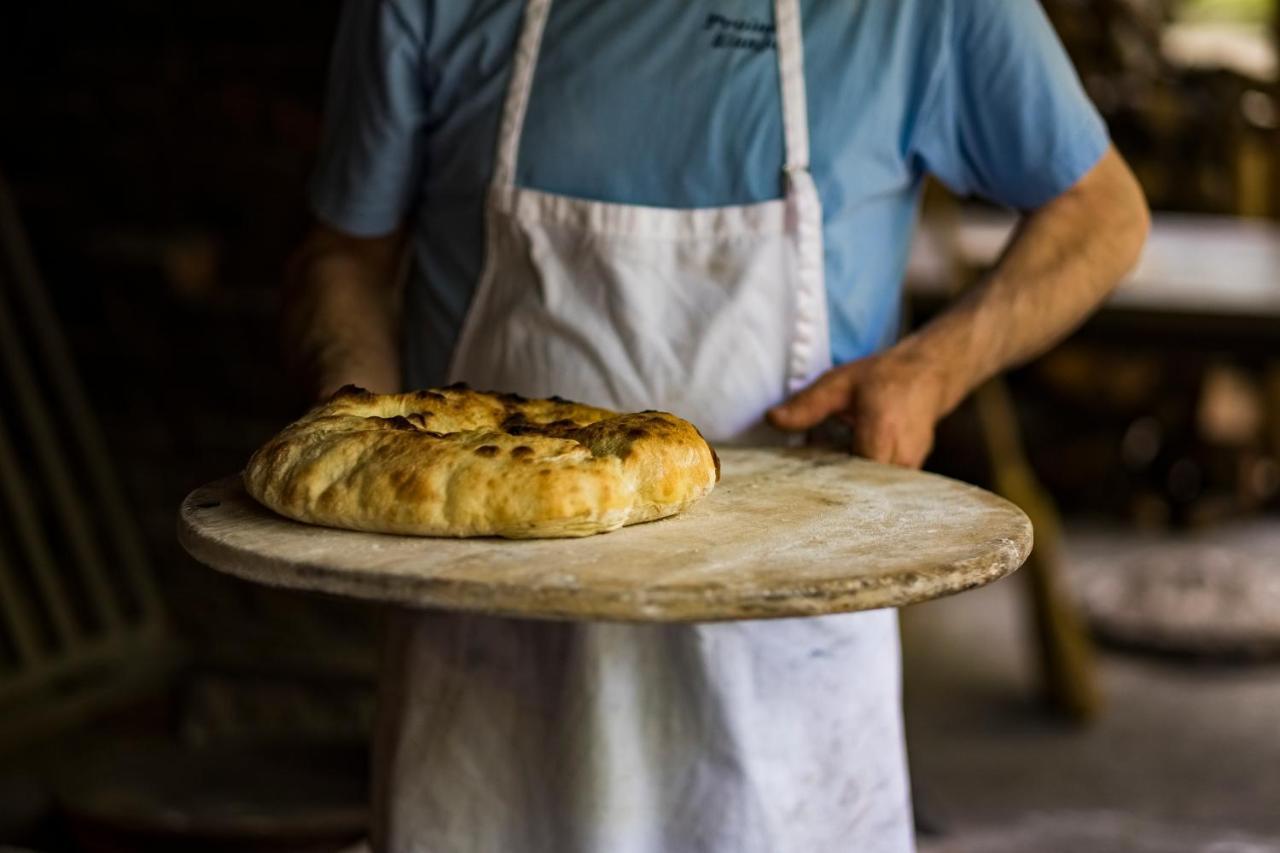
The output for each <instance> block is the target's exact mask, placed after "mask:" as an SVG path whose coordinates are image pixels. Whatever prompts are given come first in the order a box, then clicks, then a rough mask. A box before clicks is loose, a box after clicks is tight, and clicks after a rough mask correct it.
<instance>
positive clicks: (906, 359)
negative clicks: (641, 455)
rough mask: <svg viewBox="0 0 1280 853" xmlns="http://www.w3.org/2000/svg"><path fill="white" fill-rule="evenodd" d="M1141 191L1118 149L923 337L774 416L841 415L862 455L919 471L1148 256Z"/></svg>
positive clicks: (822, 385)
mask: <svg viewBox="0 0 1280 853" xmlns="http://www.w3.org/2000/svg"><path fill="white" fill-rule="evenodd" d="M1148 226H1149V216H1148V213H1147V206H1146V201H1145V200H1144V199H1143V197H1142V190H1141V188H1139V186H1138V183H1137V181H1135V180H1134V178H1133V175H1132V174H1131V173H1130V172H1129V168H1128V167H1127V166H1126V165H1125V163H1124V161H1123V160H1122V159H1121V158H1120V155H1119V154H1117V153H1116V151H1115V149H1111V150H1108V151H1107V152H1106V153H1105V154H1104V155H1103V156H1102V159H1100V160H1099V161H1098V163H1097V164H1096V165H1095V166H1094V167H1093V168H1092V169H1091V170H1089V172H1088V173H1087V174H1086V175H1085V176H1084V177H1082V178H1081V179H1080V180H1079V181H1078V182H1077V183H1076V185H1075V186H1073V187H1071V189H1069V190H1067V191H1066V192H1064V193H1062V195H1060V196H1058V197H1057V198H1055V199H1053V200H1052V201H1050V202H1049V203H1047V204H1046V205H1044V206H1043V207H1041V208H1039V209H1037V210H1035V211H1033V212H1031V213H1030V214H1028V215H1027V216H1026V217H1025V218H1024V219H1023V220H1022V223H1021V224H1020V226H1019V227H1018V230H1017V231H1016V232H1015V233H1014V236H1013V238H1012V239H1011V240H1010V242H1009V245H1008V246H1007V247H1006V248H1005V251H1004V253H1003V254H1002V255H1001V257H1000V260H999V261H998V262H997V263H996V265H995V267H994V268H993V269H992V270H991V272H990V273H989V274H987V275H986V276H985V277H984V278H983V279H982V280H981V281H980V282H979V283H978V284H977V285H976V286H975V287H973V288H972V289H970V290H969V291H967V292H966V293H965V294H963V295H962V296H961V297H960V298H959V299H957V300H956V302H955V303H954V304H953V305H952V306H950V307H949V308H948V309H947V310H946V311H944V312H943V313H941V314H939V315H938V316H937V317H935V318H934V319H933V320H932V321H930V322H929V324H928V325H926V326H925V327H924V328H922V329H920V330H919V331H916V332H914V333H913V334H911V335H910V336H909V337H907V338H905V339H904V340H903V341H902V342H901V343H899V344H898V345H896V346H894V347H892V348H890V349H888V350H886V351H885V352H883V353H880V354H879V355H875V356H872V357H870V358H865V359H862V360H860V361H855V362H852V363H850V364H846V365H843V366H841V367H836V368H834V369H832V370H829V371H828V372H827V373H825V374H824V375H823V376H822V377H820V378H819V379H818V381H817V382H815V383H814V384H813V385H812V386H810V387H809V388H807V389H805V390H804V391H801V392H800V393H799V394H797V395H796V396H794V397H792V398H791V399H790V400H788V401H787V402H786V403H784V404H782V405H781V406H778V407H776V408H774V409H773V410H772V411H770V412H769V419H770V421H772V422H773V424H774V426H777V427H779V428H780V429H786V430H797V431H798V430H806V429H809V428H811V427H814V426H816V425H817V424H819V423H821V422H822V421H823V420H824V419H826V418H827V417H828V416H830V415H837V416H839V417H840V418H841V419H843V420H845V421H846V422H847V423H848V424H849V425H850V426H851V427H852V428H853V435H854V441H853V451H854V452H855V453H858V454H861V455H863V456H866V457H868V458H870V459H874V460H876V461H878V462H893V463H895V464H898V465H906V466H910V467H918V466H919V465H921V464H923V462H924V459H925V457H926V456H927V455H928V453H929V449H930V447H931V446H932V444H933V429H934V425H935V424H936V423H937V422H938V420H939V419H941V418H942V417H943V416H944V415H946V414H947V413H948V412H950V411H951V410H952V409H954V408H955V407H956V406H957V405H959V403H960V401H961V400H963V399H964V398H965V397H966V396H968V394H969V392H971V391H972V390H973V389H974V388H976V387H978V386H979V385H980V384H982V383H983V382H985V381H986V380H987V379H990V378H991V377H992V376H994V375H995V374H996V373H998V372H1000V371H1001V370H1004V369H1005V368H1007V367H1010V366H1012V365H1015V364H1018V363H1020V362H1023V361H1026V360H1027V359H1029V358H1031V357H1033V356H1035V355H1038V354H1039V353H1041V352H1043V351H1044V350H1046V349H1048V348H1049V347H1050V346H1052V345H1053V344H1055V343H1057V342H1058V341H1059V340H1061V339H1062V338H1063V337H1064V336H1065V335H1066V334H1067V333H1068V332H1070V331H1071V330H1072V329H1073V328H1075V327H1076V326H1077V325H1079V323H1080V322H1081V321H1083V320H1084V318H1085V317H1087V316H1088V315H1089V314H1090V313H1091V312H1092V311H1093V310H1094V309H1095V308H1097V306H1098V305H1099V304H1100V303H1101V302H1102V300H1103V299H1105V298H1106V296H1107V295H1108V294H1109V293H1110V292H1111V291H1112V289H1114V287H1115V286H1116V284H1117V283H1118V282H1119V281H1120V278H1121V276H1123V275H1124V274H1125V273H1126V272H1128V270H1129V269H1130V268H1131V267H1132V266H1133V264H1134V262H1135V261H1136V260H1137V258H1138V253H1139V251H1140V250H1141V248H1142V244H1143V242H1145V240H1146V236H1147V229H1148Z"/></svg>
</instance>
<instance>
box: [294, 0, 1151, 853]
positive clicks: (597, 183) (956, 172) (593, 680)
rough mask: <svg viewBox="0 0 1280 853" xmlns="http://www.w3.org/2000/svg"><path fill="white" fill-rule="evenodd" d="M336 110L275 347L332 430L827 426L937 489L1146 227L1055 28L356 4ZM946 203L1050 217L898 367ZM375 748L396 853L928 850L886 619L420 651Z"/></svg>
mask: <svg viewBox="0 0 1280 853" xmlns="http://www.w3.org/2000/svg"><path fill="white" fill-rule="evenodd" d="M329 98H330V100H329V112H328V122H327V128H326V135H325V143H324V147H323V150H322V154H321V158H320V164H319V168H318V171H317V174H316V177H315V182H314V185H313V195H312V201H313V206H314V210H315V213H316V215H317V217H318V219H319V223H318V224H317V226H316V228H315V230H314V231H313V233H312V234H311V236H310V237H309V238H308V240H307V242H306V243H305V245H304V246H303V247H302V249H301V250H300V252H299V254H298V256H297V259H296V263H295V266H294V268H293V274H292V286H291V288H290V298H289V300H288V306H287V311H286V322H285V334H286V338H287V341H286V342H287V345H288V350H289V351H290V352H291V353H292V355H293V357H294V359H295V361H296V363H297V366H298V367H299V368H300V369H301V370H302V371H303V373H304V375H306V376H307V377H308V381H309V382H311V383H312V387H313V389H314V390H315V392H316V393H317V394H319V395H323V394H326V393H328V392H330V391H332V390H334V389H336V388H337V387H339V386H341V385H344V384H347V383H353V384H357V385H361V386H364V387H366V388H369V389H372V390H375V391H394V390H398V389H401V388H406V387H408V388H417V387H426V386H430V385H435V384H440V383H443V382H447V381H453V380H466V381H469V382H470V383H471V384H473V385H477V386H480V387H490V388H495V389H501V390H510V391H517V392H520V393H524V394H528V395H548V394H560V395H562V396H566V397H570V398H576V399H580V400H582V401H584V402H588V403H595V404H601V405H606V406H614V407H619V408H624V409H645V408H662V409H668V410H671V411H674V412H676V413H678V414H681V415H684V416H686V417H689V418H690V419H691V420H693V421H694V423H696V424H698V426H699V427H701V428H702V429H703V431H704V432H705V433H706V434H707V435H708V437H710V438H712V439H713V440H717V441H722V442H729V441H740V442H753V443H759V442H770V441H779V440H783V438H784V437H783V433H782V432H781V431H784V430H785V431H790V432H799V431H803V430H806V429H808V428H810V427H813V426H816V425H817V424H819V423H820V422H821V421H823V420H824V419H826V418H828V417H831V416H836V417H839V418H842V419H844V420H845V421H847V422H848V423H849V424H850V426H851V427H852V433H853V448H852V449H853V451H854V452H856V453H859V454H862V455H864V456H867V457H869V458H872V459H875V460H878V461H881V462H890V463H894V464H899V465H906V466H919V465H920V464H921V463H922V462H923V460H924V458H925V456H926V455H927V454H928V452H929V449H930V445H931V443H932V436H933V430H934V425H935V424H936V422H937V421H938V419H939V418H941V417H942V416H943V415H945V414H946V413H947V412H949V411H950V410H951V409H953V408H954V407H955V406H956V405H957V404H958V403H959V402H960V400H961V399H962V398H963V397H964V396H965V395H966V394H967V393H968V392H969V391H971V390H972V389H973V388H974V387H975V386H977V385H978V384H979V383H981V382H982V381H983V380H985V379H986V378H988V377H990V376H991V375H993V374H994V373H996V372H998V371H999V370H1001V369H1003V368H1005V367H1007V366H1009V365H1011V364H1014V363H1016V362H1018V361H1021V360H1024V359H1026V358H1028V357H1030V356H1032V355H1034V354H1036V353H1037V352H1039V351H1041V350H1043V349H1044V348H1046V347H1047V346H1049V345H1050V344H1052V343H1053V342H1054V341H1056V340H1057V339H1059V338H1060V337H1061V336H1062V335H1064V334H1065V333H1066V332H1067V331H1069V330H1070V329H1071V328H1072V327H1074V326H1075V325H1076V324H1077V323H1079V322H1080V321H1081V319H1082V318H1083V317H1084V316H1086V314H1087V313H1088V312H1089V311H1090V310H1092V309H1093V308H1094V307H1095V306H1096V305H1097V304H1098V303H1099V302H1100V301H1101V300H1102V299H1103V298H1104V296H1105V295H1106V294H1107V292H1108V291H1109V290H1110V289H1111V287H1112V286H1113V285H1114V283H1115V282H1116V281H1117V280H1118V279H1119V277H1120V276H1121V275H1122V274H1123V273H1124V272H1125V271H1126V270H1127V269H1128V268H1129V267H1130V265H1131V264H1132V263H1133V261H1134V260H1135V258H1136V256H1137V252H1138V250H1139V248H1140V246H1141V244H1142V241H1143V239H1144V237H1145V232H1146V228H1147V215H1146V210H1145V204H1144V202H1143V199H1142V195H1141V192H1140V190H1139V189H1138V187H1137V185H1136V183H1135V182H1134V180H1133V178H1132V176H1131V175H1130V173H1129V171H1128V169H1127V168H1126V167H1125V165H1124V164H1123V162H1122V161H1121V159H1120V158H1119V156H1118V155H1117V154H1116V153H1115V151H1114V150H1113V149H1112V148H1111V147H1110V145H1109V143H1108V141H1107V136H1106V132H1105V129H1104V127H1103V125H1102V123H1101V121H1100V120H1099V118H1098V116H1097V114H1096V113H1095V112H1094V111H1093V109H1092V108H1091V106H1090V105H1089V103H1088V101H1087V99H1086V98H1085V96H1084V95H1083V93H1082V91H1081V89H1080V86H1079V83H1078V81H1077V79H1076V78H1075V76H1074V73H1073V72H1072V70H1071V68H1070V65H1069V63H1068V61H1067V59H1066V57H1065V56H1064V54H1063V51H1062V49H1061V46H1060V45H1059V44H1058V42H1057V41H1056V39H1055V37H1054V36H1053V33H1052V31H1051V29H1050V28H1049V26H1048V24H1047V22H1046V20H1045V18H1044V16H1043V14H1042V13H1041V11H1040V9H1039V7H1038V6H1037V5H1036V4H1035V3H1034V2H1033V0H898V2H887V1H886V2H881V0H845V1H844V2H835V0H775V2H769V0H712V2H690V0H644V2H639V0H617V2H611V3H592V2H585V0H558V1H557V2H555V3H554V4H551V3H550V2H548V0H529V2H527V3H526V2H519V0H468V2H461V0H458V2H447V0H434V2H433V1H432V0H383V2H377V0H353V2H351V3H350V4H349V6H348V8H347V10H346V13H345V15H344V17H343V21H342V24H341V28H340V33H339V37H338V41H337V46H336V51H335V58H334V63H333V69H332V76H331V83H330V96H329ZM930 173H931V174H933V175H936V176H937V177H938V178H939V179H941V180H942V181H944V182H945V183H947V184H948V185H950V186H951V187H952V188H953V189H955V190H957V191H959V192H962V193H970V192H971V193H976V194H979V195H983V196H986V197H988V198H991V199H993V200H995V201H997V202H1000V203H1003V204H1005V205H1008V206H1010V207H1014V208H1017V209H1019V210H1022V211H1024V212H1025V214H1026V215H1025V217H1024V219H1023V221H1022V225H1021V227H1020V228H1019V229H1018V231H1017V233H1016V235H1015V236H1014V238H1013V240H1012V241H1011V243H1010V245H1009V247H1008V248H1007V250H1006V251H1005V253H1004V255H1003V256H1002V258H1001V260H1000V262H999V264H998V265H997V266H996V268H995V269H994V270H993V271H992V272H991V274H990V275H988V276H987V277H986V279H985V280H983V281H982V282H981V283H980V284H979V285H978V286H977V287H975V288H974V289H973V290H972V291H970V292H969V293H968V294H966V295H965V296H964V297H963V298H962V299H961V300H959V301H958V302H957V303H956V304H955V305H954V306H953V307H951V308H950V309H949V310H948V311H947V312H945V313H944V314H942V315H941V316H939V317H937V318H936V319H935V320H934V321H933V322H931V323H930V324H929V325H928V326H926V327H925V328H923V329H921V330H919V331H917V332H915V333H913V334H911V335H910V336H908V337H906V338H905V339H903V340H901V341H898V342H897V343H894V342H893V339H894V337H895V334H896V331H897V326H898V304H899V301H900V279H901V276H902V271H903V266H904V263H905V257H906V253H907V246H908V242H909V236H910V230H911V227H912V223H913V221H914V215H915V207H916V203H917V200H918V194H919V188H920V184H921V181H922V179H923V177H924V176H925V175H926V174H930ZM404 258H407V261H408V265H407V275H405V276H403V279H404V281H403V285H402V286H397V282H398V281H400V280H401V278H402V276H400V275H399V272H400V264H401V261H402V259H404ZM380 714H381V718H380V722H379V731H378V741H377V744H376V750H375V751H376V770H375V777H376V779H375V811H376V821H375V823H376V826H375V833H374V835H375V837H374V842H375V846H377V847H378V848H379V849H386V850H393V851H408V850H448V851H453V850H477V851H480V850H486V851H487V850H536V851H562V850H563V851H594V850H601V851H605V850H607V851H655V853H656V851H703V850H706V851H735V853H736V851H791V850H796V851H801V850H804V851H809V850H824V851H825V850H854V851H886V853H888V852H889V851H892V853H900V851H906V850H910V849H911V848H912V840H911V832H910V803H909V798H908V794H907V790H908V788H907V782H906V769H905V761H904V757H903V749H902V735H901V712H900V702H899V694H898V648H897V633H896V619H895V614H894V613H893V612H892V611H877V612H873V613H863V614H850V615H840V616H831V617H821V618H815V619H786V620H776V621H771V622H745V623H728V624H719V625H688V626H634V625H613V624H592V625H584V624H556V623H531V622H522V621H518V620H501V619H486V618H480V617H464V616H449V615H434V616H432V615H413V614H405V615H402V616H401V617H400V618H399V620H398V627H397V630H396V631H395V640H394V642H393V643H392V645H391V648H390V652H389V657H388V663H387V667H386V670H385V672H384V692H383V695H382V704H381V711H380Z"/></svg>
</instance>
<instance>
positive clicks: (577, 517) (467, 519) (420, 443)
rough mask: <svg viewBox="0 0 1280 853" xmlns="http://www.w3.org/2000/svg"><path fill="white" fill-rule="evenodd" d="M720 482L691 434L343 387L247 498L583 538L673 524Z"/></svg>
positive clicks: (460, 531)
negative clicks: (668, 520) (671, 518)
mask: <svg viewBox="0 0 1280 853" xmlns="http://www.w3.org/2000/svg"><path fill="white" fill-rule="evenodd" d="M719 479H720V461H719V459H718V458H717V457H716V455H715V452H714V451H713V450H712V449H711V447H710V445H708V444H707V442H706V441H705V440H704V439H703V438H702V435H701V434H700V433H699V432H698V431H697V429H696V428H694V426H693V425H692V424H690V423H688V422H687V421H684V420H681V419H680V418H677V417H676V416H674V415H670V414H667V413H665V412H654V411H648V412H639V413H636V414H618V413H616V412H611V411H608V410H607V409H597V408H593V407H591V406H584V405H580V404H578V403H571V402H569V401H568V400H562V399H560V398H558V397H552V398H551V399H548V400H527V399H525V398H523V397H520V396H518V395H515V394H496V393H489V392H482V391H472V390H470V389H469V388H467V387H466V386H465V385H461V384H459V385H453V386H450V387H448V388H439V389H433V390H429V391H417V392H411V393H407V394H372V393H370V392H368V391H365V390H363V389H361V388H356V387H354V386H347V387H345V388H343V389H341V390H339V391H338V392H337V393H336V394H334V395H333V396H332V397H331V398H330V399H329V400H327V401H325V402H324V403H321V404H320V405H318V406H316V407H315V408H313V409H312V410H311V411H309V412H307V414H306V415H304V416H303V417H302V418H301V419H299V420H298V421H296V422H294V423H292V424H290V425H289V426H287V427H286V428H285V429H284V430H283V431H281V432H280V433H279V434H278V435H276V436H275V437H273V438H272V439H271V440H270V441H268V442H267V443H266V444H265V445H263V447H262V448H261V449H259V450H258V451H257V452H256V453H254V454H253V457H252V458H251V459H250V460H249V465H248V467H247V468H245V471H244V483H245V487H246V488H247V489H248V491H249V494H251V495H253V497H254V498H256V499H257V500H258V501H260V502H261V503H263V504H265V505H266V506H268V507H270V508H271V509H273V510H275V511H276V512H278V513H280V514H281V515H285V516H288V517H289V518H293V519H297V520H298V521H306V522H310V523H312V524H323V525H327V526H330V527H343V528H350V529H352V530H370V531H377V532H382V533H408V534H419V535H424V536H505V537H510V538H539V537H563V536H588V535H590V534H592V533H601V532H604V531H608V530H614V529H616V528H619V527H622V526H623V525H626V524H636V523H638V522H642V521H651V520H653V519H656V518H663V517H664V516H668V515H674V514H675V513H678V512H680V511H681V510H683V509H684V508H685V507H687V506H689V505H690V504H691V503H693V502H694V501H696V500H697V499H698V498H701V497H702V496H704V495H706V494H707V493H708V492H710V491H711V489H712V488H713V487H714V486H715V484H716V482H717V481H718V480H719Z"/></svg>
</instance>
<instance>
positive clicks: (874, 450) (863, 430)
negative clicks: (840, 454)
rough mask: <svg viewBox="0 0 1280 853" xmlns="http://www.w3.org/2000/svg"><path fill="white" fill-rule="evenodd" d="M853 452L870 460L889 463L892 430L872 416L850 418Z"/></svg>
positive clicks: (892, 439) (891, 459) (892, 447)
mask: <svg viewBox="0 0 1280 853" xmlns="http://www.w3.org/2000/svg"><path fill="white" fill-rule="evenodd" d="M850 426H852V427H853V452H854V453H855V454H857V455H858V456H862V457H864V458H866V459H870V460H871V461H872V462H884V463H890V462H892V461H893V454H894V444H895V442H894V438H893V432H892V431H891V430H889V429H886V428H885V424H884V423H883V422H882V421H880V420H879V419H877V418H874V417H861V418H854V419H852V421H851V423H850Z"/></svg>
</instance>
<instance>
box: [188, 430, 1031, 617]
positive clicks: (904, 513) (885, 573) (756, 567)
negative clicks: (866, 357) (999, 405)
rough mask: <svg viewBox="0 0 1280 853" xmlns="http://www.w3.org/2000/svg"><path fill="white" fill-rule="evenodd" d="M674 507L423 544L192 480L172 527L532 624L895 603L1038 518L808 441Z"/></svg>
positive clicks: (1016, 537) (995, 551)
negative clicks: (582, 534)
mask: <svg viewBox="0 0 1280 853" xmlns="http://www.w3.org/2000/svg"><path fill="white" fill-rule="evenodd" d="M720 456H721V460H722V465H723V479H722V480H721V482H720V484H719V485H718V486H716V489H715V491H714V492H712V493H711V495H709V496H708V497H707V498H705V499H704V500H702V501H700V502H699V503H697V504H696V505H694V506H693V507H692V508H691V509H689V510H688V511H686V512H684V513H683V514H681V515H678V516H674V517H672V518H668V519H663V520H661V521H654V522H650V523H648V524H640V525H635V526H633V527H625V528H623V529H621V530H617V531H614V532H613V533H608V534H603V535H599V536H592V537H588V538H585V539H538V540H504V539H430V538H422V537H413V536H391V535H386V534H379V533H357V532H352V531H346V530H333V529H330V528H325V527H316V526H313V525H308V524H302V523H299V522H296V521H291V520H289V519H287V518H283V517H282V516H279V515H276V514H275V513H273V512H272V511H270V510H268V509H266V508H264V507H262V506H260V505H259V504H258V503H257V502H256V501H254V500H253V499H252V498H250V497H249V496H248V494H246V493H245V491H244V488H243V486H242V485H241V483H240V478H239V477H228V478H226V479H224V480H219V481H217V482H215V483H211V484H209V485H207V486H204V487H202V488H199V489H196V490H195V491H194V492H192V493H191V494H190V495H188V496H187V499H186V500H185V501H183V503H182V509H181V516H180V519H179V525H178V536H179V539H180V540H181V542H182V544H183V546H184V547H185V548H186V549H187V550H188V551H189V552H191V554H192V555H193V556H194V557H195V558H196V559H197V560H200V561H201V562H203V563H206V564H208V565H210V566H212V567H213V568H215V569H219V570H221V571H224V572H229V573H231V574H234V575H238V576H240V577H242V578H247V579H249V580H253V581H258V582H260V583H265V584H270V585H273V586H284V587H292V588H295V589H308V590H320V591H324V592H329V593H333V594H336V595H342V596H352V597H356V598H365V599H372V600H376V601H385V602H392V603H397V604H403V605H409V606H413V607H424V608H441V609H446V610H462V611H472V612H480V613H490V614H495V615H503V616H516V617H526V618H538V619H581V620H590V619H605V620H619V621H646V622H692V621H712V620H726V619H760V618H771V617H783V616H814V615H818V614H824V613H841V612H847V611H853V610H874V609H876V608H880V607H898V606H901V605H905V604H912V603H914V602H918V601H924V600H927V599H931V598H937V597H939V596H943V595H949V594H951V593H955V592H960V591H962V590H966V589H971V588H973V587H976V586H981V585H983V584H986V583H990V582H991V581H994V580H997V579H999V578H1002V577H1004V576H1005V575H1007V574H1009V573H1010V572H1012V571H1014V570H1015V569H1017V568H1018V566H1020V565H1022V562H1023V560H1025V559H1026V556H1027V554H1028V553H1029V552H1030V550H1031V542H1032V533H1031V522H1030V521H1028V520H1027V517H1026V516H1025V515H1024V514H1023V513H1022V511H1021V510H1019V509H1018V508H1017V507H1015V506H1014V505H1013V504H1011V503H1009V502H1008V501H1006V500H1004V499H1002V498H999V497H996V496H995V495H993V494H991V493H989V492H986V491H983V490H982V489H979V488H976V487H974V486H969V485H965V484H963V483H958V482H956V481H954V480H949V479H947V478H945V477H939V476H937V475H934V474H924V473H921V472H919V471H908V470H905V469H902V468H893V467H889V466H886V465H877V464H875V463H872V462H867V461H865V460H861V459H854V458H851V457H849V456H847V455H845V454H841V453H836V452H833V451H826V450H817V449H733V448H730V449H725V450H723V451H721V453H720Z"/></svg>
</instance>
